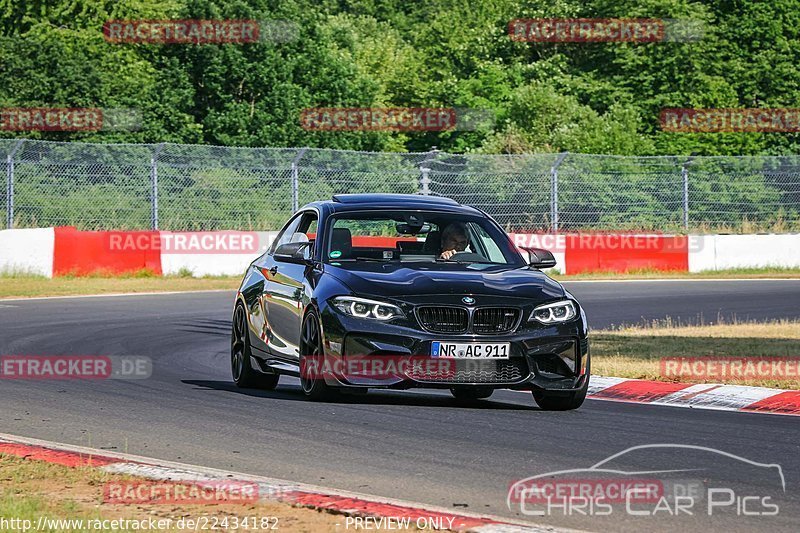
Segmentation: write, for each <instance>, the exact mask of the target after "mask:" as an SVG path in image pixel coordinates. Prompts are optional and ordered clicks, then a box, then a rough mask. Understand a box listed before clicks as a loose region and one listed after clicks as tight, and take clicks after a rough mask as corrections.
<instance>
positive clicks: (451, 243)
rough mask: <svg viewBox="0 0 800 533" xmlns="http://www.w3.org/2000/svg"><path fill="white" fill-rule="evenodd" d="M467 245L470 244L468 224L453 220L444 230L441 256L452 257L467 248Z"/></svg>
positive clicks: (444, 257) (443, 257)
mask: <svg viewBox="0 0 800 533" xmlns="http://www.w3.org/2000/svg"><path fill="white" fill-rule="evenodd" d="M467 246H469V237H468V236H467V226H466V225H465V224H464V223H463V222H453V223H452V224H448V225H447V226H446V227H445V228H444V230H443V231H442V253H441V255H439V257H440V258H441V259H450V258H451V257H453V256H454V255H456V254H457V253H459V252H463V251H464V250H466V249H467Z"/></svg>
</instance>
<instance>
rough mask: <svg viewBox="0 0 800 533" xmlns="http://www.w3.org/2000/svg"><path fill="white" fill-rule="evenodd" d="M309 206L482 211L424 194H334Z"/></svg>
mask: <svg viewBox="0 0 800 533" xmlns="http://www.w3.org/2000/svg"><path fill="white" fill-rule="evenodd" d="M309 206H316V207H322V206H325V207H327V208H329V209H330V210H331V211H334V212H337V213H338V212H343V211H364V210H372V209H376V210H377V209H392V208H394V209H397V208H400V209H423V210H424V209H435V210H437V211H449V212H460V213H468V214H472V215H477V214H480V213H481V212H480V211H479V210H477V209H475V208H474V207H470V206H468V205H462V204H459V203H458V202H456V201H455V200H453V199H452V198H446V197H444V196H426V195H422V194H388V193H380V194H369V193H360V194H334V195H333V197H332V198H331V199H330V200H328V201H318V202H313V203H311V204H309Z"/></svg>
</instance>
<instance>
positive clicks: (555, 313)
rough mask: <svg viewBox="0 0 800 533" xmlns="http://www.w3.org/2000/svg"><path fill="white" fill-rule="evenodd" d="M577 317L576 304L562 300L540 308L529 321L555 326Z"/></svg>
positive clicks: (535, 310)
mask: <svg viewBox="0 0 800 533" xmlns="http://www.w3.org/2000/svg"><path fill="white" fill-rule="evenodd" d="M576 315H577V313H576V311H575V304H574V303H572V301H571V300H562V301H560V302H554V303H551V304H545V305H540V306H538V307H537V308H536V309H534V310H533V313H531V316H530V318H529V319H528V320H529V321H530V320H538V321H539V322H541V323H542V324H555V323H558V322H566V321H567V320H571V319H573V318H575V316H576Z"/></svg>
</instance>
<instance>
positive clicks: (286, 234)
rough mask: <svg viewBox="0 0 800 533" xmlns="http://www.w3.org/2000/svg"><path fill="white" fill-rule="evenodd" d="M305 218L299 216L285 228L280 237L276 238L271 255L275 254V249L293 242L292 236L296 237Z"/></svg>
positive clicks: (302, 215)
mask: <svg viewBox="0 0 800 533" xmlns="http://www.w3.org/2000/svg"><path fill="white" fill-rule="evenodd" d="M304 216H305V214H299V215H297V216H296V217H294V218H293V219H292V220H290V221H289V222H288V223H287V224H286V225H285V226H284V227H283V229H282V230H281V232H280V233H278V236H277V237H275V241H274V242H273V243H272V246H271V247H270V249H269V253H270V255H272V254H273V253H275V249H276V248H277V247H278V246H280V245H281V244H286V243H287V242H292V235H294V234H295V232H296V231H297V228H298V226H300V222H301V221H302V220H303V217H304Z"/></svg>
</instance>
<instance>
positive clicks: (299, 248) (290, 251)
mask: <svg viewBox="0 0 800 533" xmlns="http://www.w3.org/2000/svg"><path fill="white" fill-rule="evenodd" d="M310 249H311V243H310V242H287V243H286V244H281V245H280V246H278V247H277V248H276V249H275V253H274V254H273V257H274V258H275V261H281V262H282V263H297V264H299V265H308V264H310V263H311V257H310V256H309V253H308V252H309V250H310Z"/></svg>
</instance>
